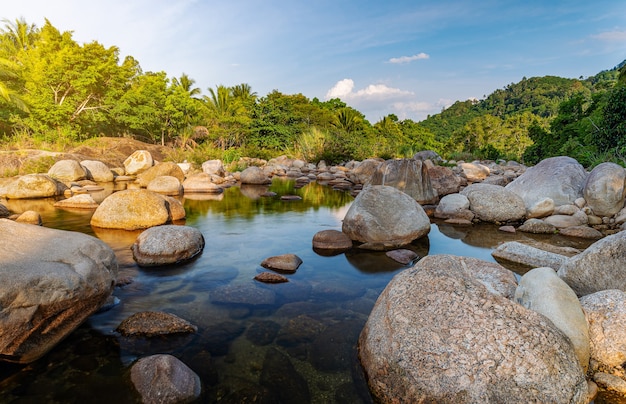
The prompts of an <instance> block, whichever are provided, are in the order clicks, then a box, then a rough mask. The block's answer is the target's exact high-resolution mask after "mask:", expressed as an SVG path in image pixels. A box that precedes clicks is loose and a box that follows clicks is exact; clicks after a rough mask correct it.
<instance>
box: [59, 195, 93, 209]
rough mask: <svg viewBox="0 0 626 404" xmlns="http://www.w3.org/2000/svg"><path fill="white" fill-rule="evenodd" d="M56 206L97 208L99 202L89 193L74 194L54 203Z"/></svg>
mask: <svg viewBox="0 0 626 404" xmlns="http://www.w3.org/2000/svg"><path fill="white" fill-rule="evenodd" d="M54 206H55V207H56V208H71V209H96V208H97V207H98V203H97V202H96V201H95V200H94V199H93V197H92V196H91V195H89V194H80V195H74V196H72V197H69V198H67V199H62V200H60V201H57V202H55V203H54Z"/></svg>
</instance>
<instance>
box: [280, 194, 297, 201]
mask: <svg viewBox="0 0 626 404" xmlns="http://www.w3.org/2000/svg"><path fill="white" fill-rule="evenodd" d="M280 200H281V201H301V200H302V197H301V196H299V195H281V197H280Z"/></svg>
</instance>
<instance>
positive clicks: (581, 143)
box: [419, 60, 626, 163]
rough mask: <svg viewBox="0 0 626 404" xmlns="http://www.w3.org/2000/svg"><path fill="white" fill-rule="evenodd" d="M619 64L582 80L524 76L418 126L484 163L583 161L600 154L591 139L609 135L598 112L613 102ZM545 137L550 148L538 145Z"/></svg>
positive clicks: (450, 149) (622, 64)
mask: <svg viewBox="0 0 626 404" xmlns="http://www.w3.org/2000/svg"><path fill="white" fill-rule="evenodd" d="M624 65H626V60H625V61H623V62H621V63H620V64H619V65H617V66H616V67H614V68H612V69H610V70H605V71H602V72H600V73H598V74H596V75H595V76H591V77H588V78H585V79H583V78H582V77H581V78H579V79H570V78H563V77H556V76H544V77H531V78H526V77H524V78H523V79H522V80H521V81H519V82H517V83H512V84H509V85H508V86H506V87H505V88H503V89H498V90H496V91H494V92H493V93H491V94H490V95H489V96H487V97H485V98H484V99H482V100H466V101H457V102H455V103H454V104H453V105H451V106H450V107H449V108H447V109H445V110H443V111H442V112H441V113H439V114H436V115H432V116H429V117H428V118H427V119H425V120H424V121H422V122H420V123H419V124H420V125H421V126H423V127H425V128H427V129H428V130H429V131H430V132H432V133H433V134H434V135H435V138H436V139H437V141H439V142H442V143H443V144H445V145H446V146H445V149H446V150H448V151H449V152H450V151H452V152H454V151H455V152H456V153H467V154H473V155H478V156H479V157H486V158H489V157H497V156H500V157H505V156H510V157H515V156H518V157H521V158H524V157H525V158H526V159H527V160H529V161H531V162H534V161H536V160H537V159H539V158H545V157H550V155H557V154H570V155H571V154H576V155H575V156H573V157H576V158H580V159H583V160H589V159H590V158H592V157H594V155H598V154H599V153H600V154H601V153H602V152H603V151H604V152H606V148H605V149H604V150H602V147H600V148H599V147H598V146H600V145H598V144H595V143H594V139H593V137H594V133H595V134H596V135H597V134H598V133H597V132H598V131H603V132H606V130H607V129H609V130H610V128H602V125H603V124H605V123H608V122H606V121H605V119H604V116H603V114H604V109H605V106H606V104H607V102H609V100H611V102H614V101H618V99H619V97H617V94H613V93H617V92H618V91H617V88H618V87H619V86H616V84H617V83H618V79H619V77H620V71H623V69H622V68H623V67H624ZM622 76H623V74H622ZM611 95H613V97H610V96H611ZM614 106H615V107H617V105H614ZM622 108H626V105H622ZM625 114H626V112H625ZM605 126H606V125H605ZM605 135H607V136H608V134H606V133H605ZM600 137H602V136H600ZM609 137H611V136H609ZM612 137H616V136H612ZM550 138H552V140H553V141H552V142H551V144H550V145H546V144H541V143H542V142H544V143H545V142H546V141H548V140H549V139H550ZM609 143H610V142H609ZM604 146H608V144H605V145H604ZM611 146H612V147H616V146H618V145H617V144H611ZM621 146H623V145H621ZM621 146H620V147H621ZM572 149H577V150H572ZM612 151H613V152H614V151H615V150H612ZM617 151H618V152H621V151H620V150H617ZM615 154H616V153H613V155H615ZM609 157H610V156H609ZM584 162H585V163H593V162H591V161H584Z"/></svg>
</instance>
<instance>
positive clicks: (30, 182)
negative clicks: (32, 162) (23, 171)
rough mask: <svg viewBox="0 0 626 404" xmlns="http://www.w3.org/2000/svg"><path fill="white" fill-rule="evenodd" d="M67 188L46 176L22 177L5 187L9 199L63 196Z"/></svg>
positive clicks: (32, 175) (31, 175)
mask: <svg viewBox="0 0 626 404" xmlns="http://www.w3.org/2000/svg"><path fill="white" fill-rule="evenodd" d="M66 189H67V186H66V185H64V184H63V183H62V182H60V181H57V180H55V179H53V178H52V177H50V176H49V175H46V174H28V175H22V176H20V177H17V178H15V179H13V180H11V181H10V182H9V183H8V184H6V185H5V186H4V196H5V197H6V198H7V199H34V198H48V197H51V196H58V195H63V192H64V191H65V190H66Z"/></svg>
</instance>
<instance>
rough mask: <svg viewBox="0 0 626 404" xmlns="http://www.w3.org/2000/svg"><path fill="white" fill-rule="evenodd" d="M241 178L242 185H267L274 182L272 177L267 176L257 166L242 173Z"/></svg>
mask: <svg viewBox="0 0 626 404" xmlns="http://www.w3.org/2000/svg"><path fill="white" fill-rule="evenodd" d="M239 178H240V181H241V183H242V184H251V185H265V184H269V183H271V182H272V180H271V179H270V177H268V176H267V174H265V172H264V171H263V170H262V169H261V168H259V167H257V166H251V167H248V168H246V169H245V170H243V171H242V172H241V174H240V177H239Z"/></svg>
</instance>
